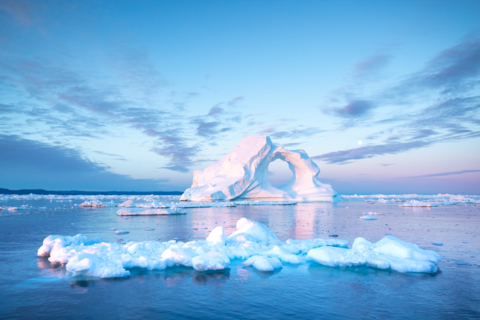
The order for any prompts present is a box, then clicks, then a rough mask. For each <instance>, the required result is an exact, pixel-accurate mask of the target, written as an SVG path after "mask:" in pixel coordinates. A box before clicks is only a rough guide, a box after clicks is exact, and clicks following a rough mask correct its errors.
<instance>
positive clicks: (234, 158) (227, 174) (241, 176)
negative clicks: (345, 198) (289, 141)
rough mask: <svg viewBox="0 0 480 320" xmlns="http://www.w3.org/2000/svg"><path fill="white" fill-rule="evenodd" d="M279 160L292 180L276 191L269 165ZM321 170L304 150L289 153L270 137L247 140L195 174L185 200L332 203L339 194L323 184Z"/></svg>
mask: <svg viewBox="0 0 480 320" xmlns="http://www.w3.org/2000/svg"><path fill="white" fill-rule="evenodd" d="M277 159H280V160H283V161H286V162H287V163H288V166H289V168H290V170H292V172H293V178H292V180H291V181H290V182H289V183H287V184H286V185H283V186H281V187H280V188H275V187H273V186H272V185H271V184H270V181H269V179H268V165H269V164H270V162H272V161H275V160H277ZM319 173H320V169H319V168H318V166H317V165H316V164H315V163H314V162H313V161H312V159H310V157H309V156H308V155H307V153H306V152H305V151H303V150H287V149H285V148H284V147H282V146H277V145H274V144H273V143H272V141H271V140H270V138H269V137H267V136H250V137H245V138H243V139H242V140H241V141H240V142H239V143H238V144H237V146H236V147H235V148H234V149H233V150H232V152H230V153H229V154H227V155H226V156H224V157H223V158H222V159H221V160H220V161H217V162H214V163H212V164H211V165H210V166H209V167H207V168H206V169H205V170H196V171H194V172H193V184H192V187H191V188H189V189H187V190H185V192H184V193H183V195H182V198H181V200H184V201H212V200H235V199H242V200H243V199H256V200H271V201H282V200H292V199H293V200H300V201H332V200H333V197H334V196H335V195H336V192H335V191H334V190H333V189H332V187H331V186H330V185H329V184H324V183H322V182H321V181H320V180H319V178H318V175H319Z"/></svg>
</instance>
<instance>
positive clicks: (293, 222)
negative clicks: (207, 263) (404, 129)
mask: <svg viewBox="0 0 480 320" xmlns="http://www.w3.org/2000/svg"><path fill="white" fill-rule="evenodd" d="M70 200H71V201H70ZM107 200H108V201H115V199H113V200H112V199H107ZM123 200H125V199H123ZM143 200H145V199H139V200H137V201H143ZM147 200H149V199H147ZM167 200H168V201H169V202H174V201H176V199H175V198H173V197H172V198H168V199H167ZM345 200H346V201H339V202H335V203H299V204H297V205H288V206H278V205H273V206H237V207H220V208H216V207H211V208H192V209H189V208H187V209H185V211H186V212H187V213H186V214H185V215H172V216H133V217H128V219H125V217H122V216H117V215H116V212H117V210H118V209H119V208H117V207H101V208H83V207H79V206H78V205H79V204H80V203H82V202H84V201H85V199H65V198H61V197H56V198H55V197H54V198H53V199H45V197H43V198H42V197H40V198H38V199H37V200H32V199H31V198H30V199H28V198H13V199H12V198H8V199H4V200H3V201H2V202H0V206H2V207H3V208H4V210H2V211H0V262H1V265H2V267H3V272H2V273H0V297H1V299H0V317H1V318H33V317H34V318H52V317H53V318H56V317H69V318H101V317H105V318H106V317H108V318H121V319H124V318H147V317H148V318H152V317H156V318H166V319H173V318H192V319H197V318H198V319H200V318H212V319H233V318H236V319H238V318H241V319H257V318H266V319H279V318H297V319H321V318H325V319H332V318H339V319H350V318H351V319H358V318H365V319H371V318H391V317H393V318H405V319H406V318H408V319H411V318H430V319H444V318H480V286H479V283H480V267H479V266H480V230H479V227H480V206H479V205H478V204H476V203H475V202H473V203H472V202H465V201H463V202H460V203H455V204H454V205H447V206H445V205H440V206H437V207H435V206H434V207H403V206H400V205H401V204H402V203H397V202H395V201H393V202H390V203H388V201H383V202H387V203H382V202H378V201H376V202H375V201H371V199H370V200H369V202H365V199H363V198H360V199H350V198H345ZM420 200H422V199H420ZM164 202H165V201H164ZM22 206H23V207H22ZM9 207H10V208H11V207H16V208H17V210H8V209H7V208H9ZM19 208H21V209H19ZM5 209H7V210H5ZM364 213H367V214H368V213H377V214H375V215H374V216H375V217H376V218H377V220H372V221H368V220H362V219H360V217H361V216H363V215H364ZM372 216H373V215H372ZM242 217H246V218H249V219H253V220H256V221H258V222H261V223H263V224H265V225H266V226H267V227H268V228H270V229H271V230H272V231H273V232H274V233H275V234H276V235H277V236H278V238H279V239H280V240H283V241H285V240H287V239H314V238H323V239H333V237H329V236H333V235H337V237H335V239H344V240H348V241H349V242H350V245H351V244H352V242H353V240H354V239H355V238H357V237H363V238H366V239H367V240H368V241H370V242H376V241H378V240H380V239H382V238H383V237H384V236H385V235H387V234H391V235H392V236H395V237H397V238H399V239H401V240H403V241H406V242H410V243H414V244H417V245H418V246H419V247H420V248H422V249H428V250H434V251H436V252H437V253H438V254H439V255H440V256H441V258H442V261H440V263H439V264H438V268H439V270H438V272H436V273H434V274H422V273H398V272H395V271H388V270H378V269H373V268H368V267H359V268H355V267H342V268H338V267H337V268H332V267H326V266H321V265H319V264H316V263H314V262H310V263H306V264H302V265H288V264H284V266H283V268H282V269H278V270H275V271H274V272H260V271H258V270H256V269H254V268H252V267H246V266H245V265H244V264H243V261H240V260H239V261H236V260H233V261H232V262H231V264H230V268H229V269H226V270H222V271H213V272H212V271H211V272H199V271H196V270H194V269H193V268H186V267H172V268H167V269H165V270H162V271H145V270H143V269H131V270H130V276H129V277H125V278H113V279H98V278H82V277H75V276H73V275H72V274H70V273H69V272H67V271H66V269H65V266H64V265H58V264H56V265H52V264H51V263H50V262H49V261H48V259H47V258H39V257H37V256H36V254H37V249H38V248H39V247H40V246H41V245H42V241H43V239H44V238H45V237H47V236H48V235H51V234H58V235H64V236H73V235H76V234H79V233H81V234H83V235H85V236H87V237H88V238H94V237H100V238H102V239H104V240H106V241H109V242H115V243H126V242H128V241H146V240H154V241H168V240H172V239H176V240H178V241H184V242H186V241H191V240H204V239H206V238H207V237H208V235H209V233H210V232H211V231H212V230H213V229H214V228H215V227H217V226H223V227H224V229H225V232H226V234H230V233H233V232H234V231H235V230H236V228H235V224H236V222H237V221H238V220H239V219H240V218H242ZM110 228H116V229H117V230H125V231H129V233H128V234H120V235H117V234H115V232H113V231H111V230H110ZM151 229H154V230H151ZM439 242H441V243H442V245H441V246H439V245H434V244H433V243H437V244H438V243H439Z"/></svg>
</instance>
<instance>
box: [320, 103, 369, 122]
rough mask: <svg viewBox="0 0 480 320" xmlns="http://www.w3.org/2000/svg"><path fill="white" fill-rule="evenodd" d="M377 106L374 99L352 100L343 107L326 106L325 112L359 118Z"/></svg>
mask: <svg viewBox="0 0 480 320" xmlns="http://www.w3.org/2000/svg"><path fill="white" fill-rule="evenodd" d="M375 107H376V105H375V103H373V102H372V101H368V100H352V101H349V102H348V103H347V104H346V105H344V106H341V107H332V108H324V109H323V113H326V114H331V115H335V116H337V117H344V118H359V117H364V116H366V115H368V114H369V113H370V111H371V110H372V109H374V108H375Z"/></svg>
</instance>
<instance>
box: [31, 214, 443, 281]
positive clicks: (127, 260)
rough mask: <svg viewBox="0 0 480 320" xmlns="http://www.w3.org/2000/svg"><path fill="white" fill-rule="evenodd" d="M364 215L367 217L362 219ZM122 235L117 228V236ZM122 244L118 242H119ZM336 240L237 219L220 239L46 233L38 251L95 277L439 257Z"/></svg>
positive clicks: (416, 262) (399, 245) (216, 234)
mask: <svg viewBox="0 0 480 320" xmlns="http://www.w3.org/2000/svg"><path fill="white" fill-rule="evenodd" d="M367 216H368V215H367ZM126 232H127V231H123V230H118V231H116V233H117V234H123V233H126ZM118 241H119V242H121V241H122V240H120V239H119V240H118ZM347 245H348V241H345V240H341V239H310V240H292V239H289V240H287V241H285V242H284V241H281V240H279V239H278V238H277V236H276V235H275V234H274V233H273V232H272V231H271V230H270V229H269V228H268V227H267V226H265V225H263V224H261V223H259V222H256V221H253V220H250V219H246V218H242V219H240V220H238V222H237V230H236V231H235V232H234V233H232V234H231V235H229V236H228V237H227V236H226V235H225V230H224V228H223V227H217V228H215V229H214V230H212V232H211V233H210V235H209V236H208V237H207V240H198V241H190V242H182V241H178V239H177V240H170V241H166V242H158V241H143V242H128V243H126V244H122V243H108V242H104V241H102V240H101V239H99V238H94V239H91V240H89V241H88V240H87V237H85V236H82V235H76V236H73V237H68V236H66V237H64V236H56V235H51V236H48V237H47V238H45V240H44V241H43V245H42V246H41V247H40V248H39V249H38V255H39V256H48V257H49V258H48V259H49V261H50V262H52V263H62V264H66V269H67V271H68V272H70V273H71V274H72V275H73V276H91V277H100V278H112V277H125V276H128V275H129V274H130V272H129V271H128V269H131V268H143V269H147V270H163V269H165V268H168V267H173V266H185V267H193V268H195V269H196V270H198V271H207V270H222V269H225V268H228V267H229V265H230V263H231V261H232V260H234V259H241V260H244V264H245V266H251V267H253V268H256V269H257V270H260V271H274V270H276V269H280V268H282V266H283V264H302V263H315V262H316V263H320V264H323V265H327V266H332V267H336V266H363V265H364V266H370V267H374V268H379V269H392V270H396V271H399V272H427V273H433V272H436V270H437V264H438V262H439V261H440V256H439V255H438V254H437V253H436V252H434V251H430V250H422V249H420V248H419V247H418V246H417V245H415V244H410V243H406V242H403V241H402V240H400V239H397V238H394V237H391V236H387V237H385V238H383V239H382V240H380V241H378V242H377V243H375V244H372V243H370V242H368V241H367V240H365V239H364V238H357V239H355V241H354V243H353V246H352V249H348V248H347Z"/></svg>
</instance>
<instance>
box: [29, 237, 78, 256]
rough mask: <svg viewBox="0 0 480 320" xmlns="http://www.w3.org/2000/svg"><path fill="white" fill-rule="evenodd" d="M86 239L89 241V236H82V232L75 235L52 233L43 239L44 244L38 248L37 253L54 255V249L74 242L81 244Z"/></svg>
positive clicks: (39, 254)
mask: <svg viewBox="0 0 480 320" xmlns="http://www.w3.org/2000/svg"><path fill="white" fill-rule="evenodd" d="M85 241H87V237H85V236H82V235H81V234H77V235H76V236H73V237H68V236H67V237H62V236H56V235H51V236H48V237H46V238H45V239H44V240H43V245H42V246H41V247H40V248H39V249H38V251H37V254H38V256H39V257H48V256H51V255H52V251H53V250H60V249H61V248H63V247H67V246H69V245H72V244H74V245H79V244H82V243H83V242H85Z"/></svg>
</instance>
